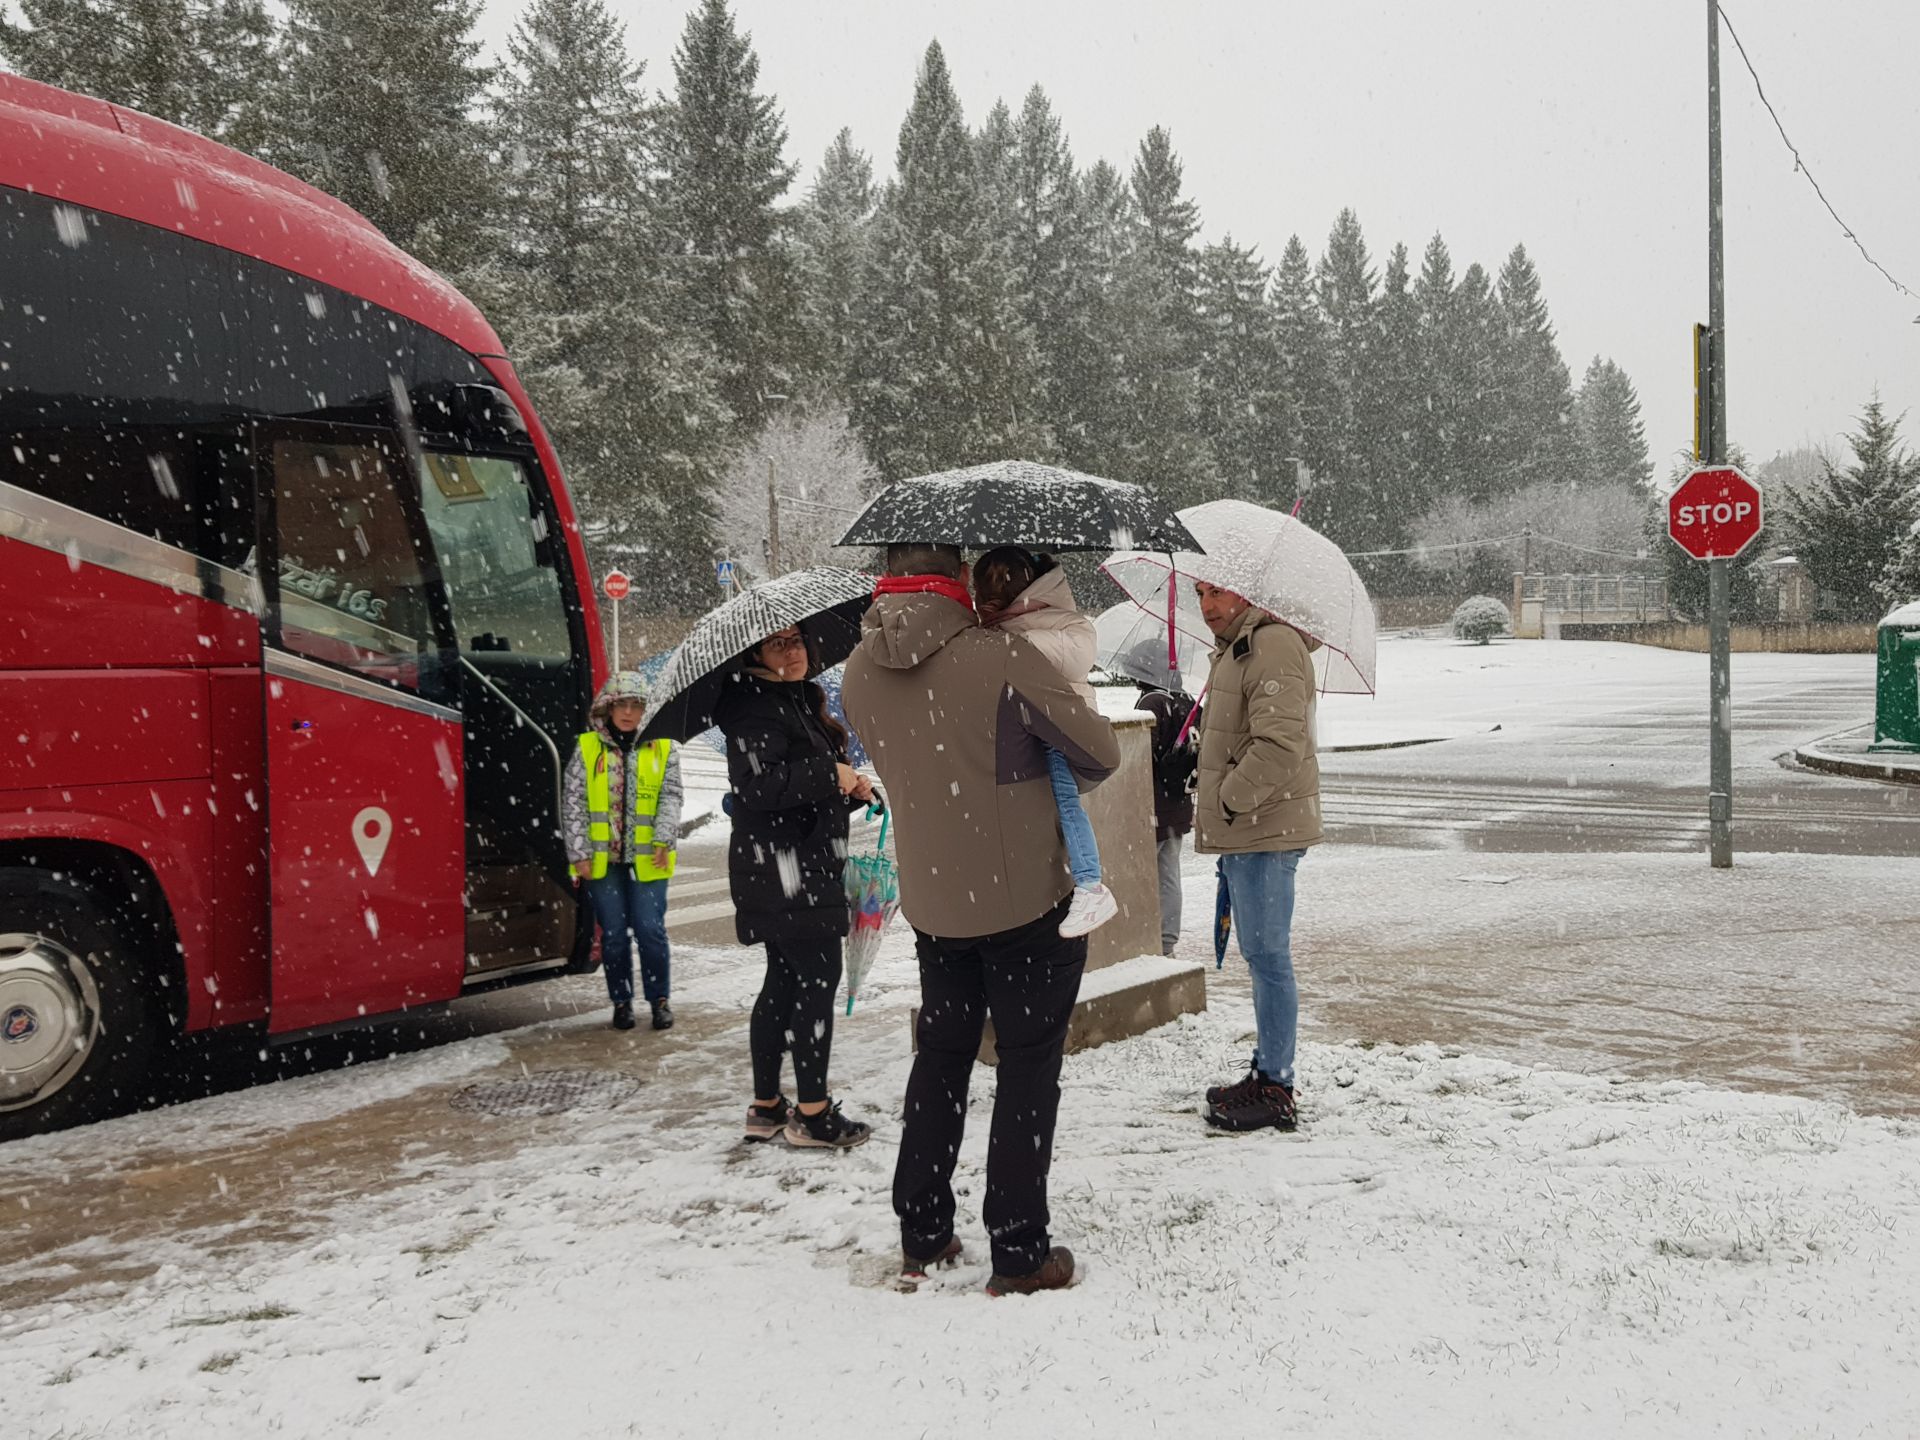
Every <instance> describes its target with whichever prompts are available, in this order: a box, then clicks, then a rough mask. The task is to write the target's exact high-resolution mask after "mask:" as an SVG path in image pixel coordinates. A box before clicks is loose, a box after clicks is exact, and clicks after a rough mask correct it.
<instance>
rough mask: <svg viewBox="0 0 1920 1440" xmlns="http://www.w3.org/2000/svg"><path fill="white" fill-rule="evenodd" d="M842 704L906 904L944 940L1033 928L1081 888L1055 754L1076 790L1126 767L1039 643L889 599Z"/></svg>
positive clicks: (929, 598)
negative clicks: (1052, 777)
mask: <svg viewBox="0 0 1920 1440" xmlns="http://www.w3.org/2000/svg"><path fill="white" fill-rule="evenodd" d="M861 628H862V630H863V631H864V634H863V635H862V637H861V641H860V648H859V649H857V650H855V651H854V652H853V658H852V659H850V660H848V661H847V670H846V679H845V681H844V682H843V683H842V686H841V692H840V698H841V703H842V704H843V706H844V707H845V709H846V715H847V723H848V724H849V725H851V726H852V727H853V731H854V733H855V734H856V735H858V736H859V737H860V743H861V744H862V745H864V746H865V747H866V750H867V754H868V755H869V756H870V757H871V758H872V761H873V766H874V769H875V770H877V771H878V772H879V775H880V788H881V790H882V791H884V792H885V794H886V797H887V803H888V804H889V805H890V806H892V808H893V823H894V831H893V833H894V835H895V836H896V837H897V841H896V843H897V845H898V851H897V854H898V856H899V864H900V908H901V910H902V911H903V912H904V913H905V914H906V917H907V919H908V921H909V922H910V923H911V924H912V925H913V927H914V928H915V929H916V930H920V931H923V932H925V933H927V934H929V935H938V936H943V937H949V938H956V939H957V938H970V937H973V936H979V935H996V934H998V933H1000V932H1001V931H1003V930H1011V929H1013V928H1014V927H1015V926H1019V925H1026V924H1030V923H1032V922H1033V921H1035V920H1037V919H1039V918H1040V917H1041V916H1042V915H1044V914H1046V913H1047V911H1049V910H1051V909H1052V908H1053V907H1054V906H1055V905H1057V904H1059V903H1060V901H1062V900H1063V899H1065V898H1066V896H1067V893H1068V892H1069V891H1070V890H1072V889H1073V877H1072V875H1071V874H1070V873H1069V872H1068V870H1067V856H1066V846H1065V844H1064V843H1063V842H1062V840H1061V838H1060V817H1059V811H1058V809H1057V808H1056V807H1055V805H1054V802H1053V786H1052V784H1051V783H1050V781H1049V780H1048V777H1047V754H1046V752H1047V750H1048V748H1052V749H1055V750H1058V751H1059V752H1060V753H1061V754H1062V755H1064V756H1066V757H1067V762H1068V763H1069V764H1070V765H1072V766H1073V769H1074V771H1075V773H1076V774H1077V775H1078V776H1079V777H1080V780H1081V783H1082V785H1083V786H1084V785H1091V784H1095V783H1097V782H1099V781H1101V780H1104V779H1105V778H1106V777H1107V776H1108V775H1110V774H1112V773H1113V771H1114V770H1115V769H1116V768H1117V767H1118V766H1119V764H1120V744H1119V742H1118V741H1117V740H1116V739H1115V738H1114V734H1113V727H1112V726H1111V725H1109V724H1108V723H1107V722H1106V720H1105V719H1103V718H1102V717H1101V716H1100V714H1099V713H1098V712H1097V711H1095V710H1094V709H1093V707H1092V706H1090V705H1086V704H1083V703H1082V702H1081V700H1080V698H1079V696H1077V695H1076V694H1074V692H1073V690H1072V689H1071V688H1069V686H1068V685H1067V682H1066V681H1065V680H1064V679H1062V678H1061V675H1060V673H1059V671H1058V670H1056V669H1055V668H1054V667H1053V666H1052V665H1051V664H1049V663H1048V662H1047V661H1046V660H1045V659H1043V658H1042V657H1041V655H1040V654H1039V652H1038V651H1036V650H1035V649H1034V648H1033V647H1032V646H1030V645H1028V644H1026V643H1024V642H1023V641H1021V640H1018V639H1016V638H1015V637H1013V636H1011V635H1004V634H1001V633H1000V632H999V631H997V630H988V629H983V628H982V627H981V626H980V624H979V623H978V621H977V620H976V619H975V618H974V614H973V612H972V611H971V610H969V609H967V608H966V607H965V606H964V605H961V604H960V603H959V602H957V601H954V600H949V599H947V598H945V597H944V596H939V595H882V596H880V597H879V598H878V599H876V600H875V601H874V602H873V608H872V609H870V610H868V611H867V614H866V619H865V620H864V621H862V622H861Z"/></svg>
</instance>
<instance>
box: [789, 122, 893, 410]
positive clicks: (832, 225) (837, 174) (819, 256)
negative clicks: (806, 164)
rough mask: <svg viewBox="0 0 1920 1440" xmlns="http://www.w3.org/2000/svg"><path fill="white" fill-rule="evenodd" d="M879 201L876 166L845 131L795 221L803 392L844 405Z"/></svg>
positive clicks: (836, 140) (816, 176)
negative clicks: (875, 180) (874, 216)
mask: <svg viewBox="0 0 1920 1440" xmlns="http://www.w3.org/2000/svg"><path fill="white" fill-rule="evenodd" d="M876 200H877V194H876V191H875V190H874V184H873V162H872V161H871V160H869V159H868V158H867V156H866V154H865V153H864V152H863V151H860V150H858V149H856V148H855V147H854V144H853V132H852V131H851V130H842V131H841V132H840V133H839V134H838V135H836V136H835V137H834V141H833V144H832V145H830V146H828V147H827V153H826V157H825V158H824V159H823V160H822V161H821V162H820V168H819V169H818V170H817V171H816V172H815V173H814V179H813V185H812V187H811V189H810V190H809V191H808V194H807V199H806V203H805V204H803V205H802V206H801V207H800V208H799V211H798V213H797V214H795V216H794V221H793V256H794V269H795V274H796V277H797V280H798V284H799V291H800V333H801V361H800V364H801V369H802V371H803V373H804V375H805V377H806V378H805V380H804V382H803V384H802V387H801V388H802V389H803V390H813V391H818V392H820V393H821V394H823V395H826V396H831V397H835V398H836V399H837V400H838V401H839V402H840V403H843V404H844V402H845V398H846V396H847V395H848V394H849V393H851V385H852V375H853V350H854V334H853V331H854V325H855V323H856V322H855V316H856V314H857V313H858V309H859V303H860V294H861V290H862V287H863V286H864V284H865V280H866V270H867V261H868V250H869V247H870V245H871V243H872V237H871V234H870V228H871V225H872V221H873V210H874V205H875V203H876Z"/></svg>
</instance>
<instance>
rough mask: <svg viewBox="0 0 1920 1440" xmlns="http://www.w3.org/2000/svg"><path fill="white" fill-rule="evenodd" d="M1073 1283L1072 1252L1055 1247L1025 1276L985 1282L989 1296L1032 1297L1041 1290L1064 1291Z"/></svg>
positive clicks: (1002, 1277) (1011, 1276) (1000, 1277)
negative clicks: (1037, 1267)
mask: <svg viewBox="0 0 1920 1440" xmlns="http://www.w3.org/2000/svg"><path fill="white" fill-rule="evenodd" d="M1072 1283H1073V1252H1072V1251H1071V1250H1069V1249H1067V1247H1066V1246H1064V1245H1056V1246H1054V1247H1053V1248H1052V1249H1051V1250H1049V1251H1048V1252H1047V1258H1046V1259H1044V1260H1042V1261H1041V1262H1040V1268H1039V1269H1038V1270H1032V1271H1029V1272H1028V1273H1027V1274H1025V1275H995V1276H994V1277H993V1278H992V1279H991V1280H989V1281H987V1293H988V1294H989V1295H1034V1294H1038V1293H1039V1292H1040V1291H1042V1290H1064V1289H1066V1288H1067V1286H1069V1285H1071V1284H1072Z"/></svg>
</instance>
